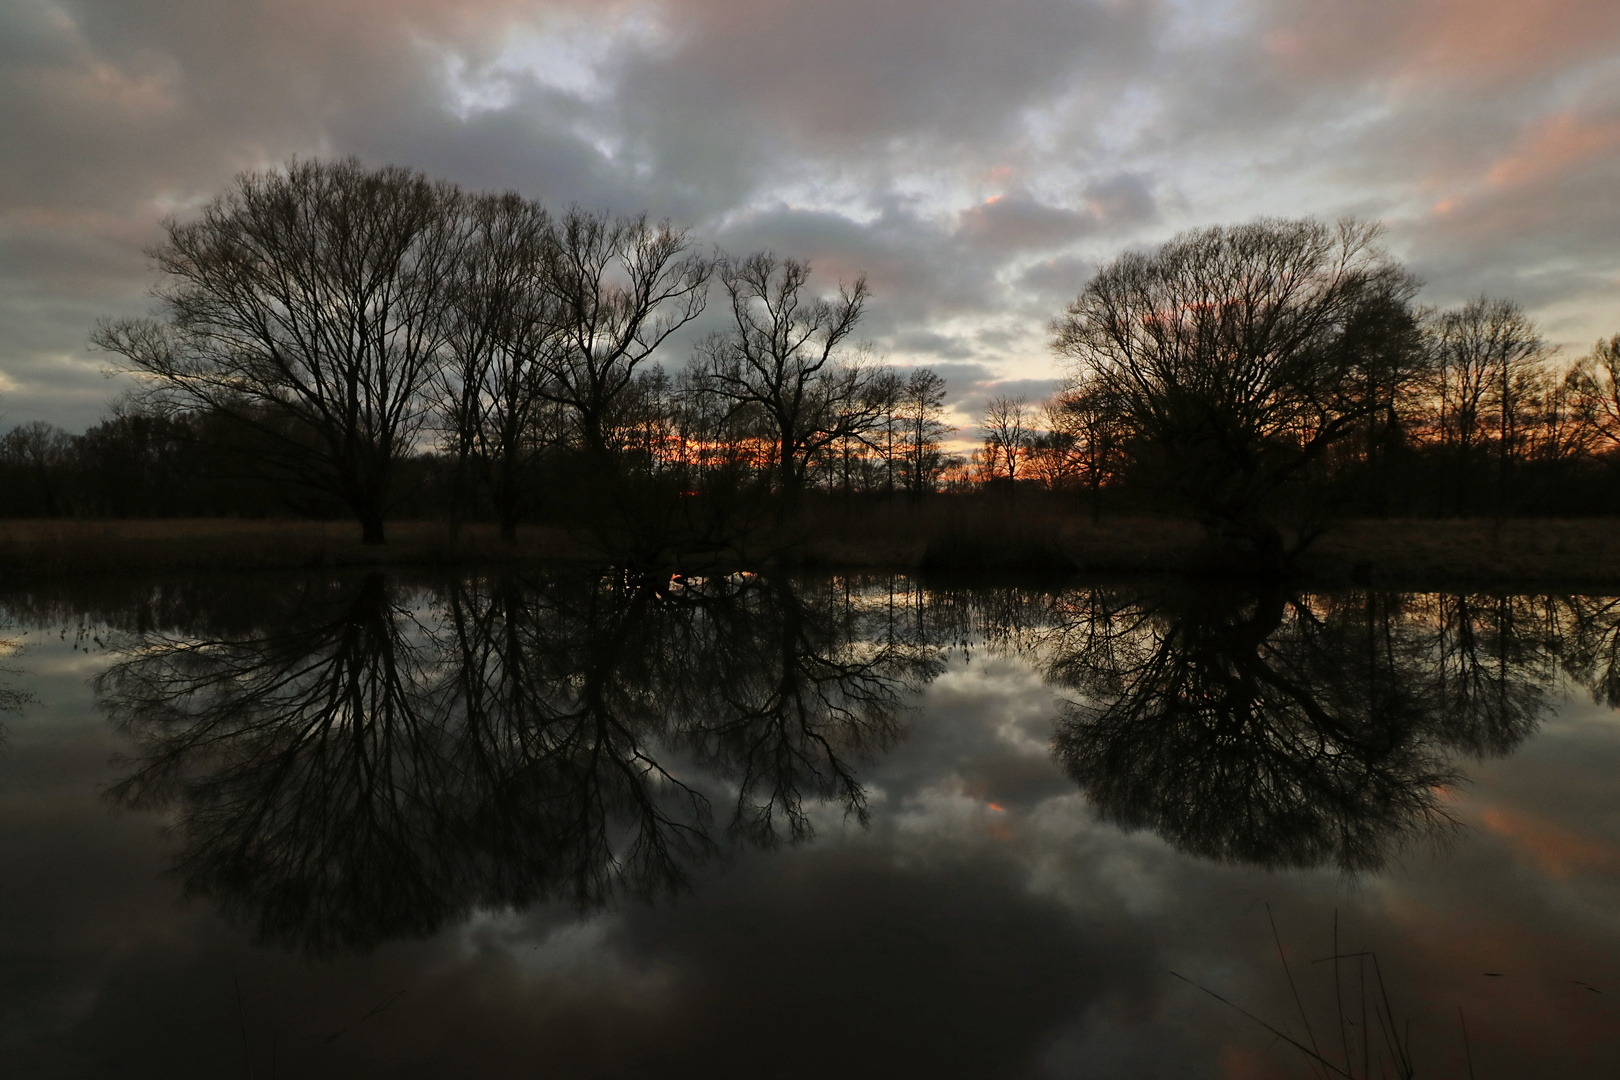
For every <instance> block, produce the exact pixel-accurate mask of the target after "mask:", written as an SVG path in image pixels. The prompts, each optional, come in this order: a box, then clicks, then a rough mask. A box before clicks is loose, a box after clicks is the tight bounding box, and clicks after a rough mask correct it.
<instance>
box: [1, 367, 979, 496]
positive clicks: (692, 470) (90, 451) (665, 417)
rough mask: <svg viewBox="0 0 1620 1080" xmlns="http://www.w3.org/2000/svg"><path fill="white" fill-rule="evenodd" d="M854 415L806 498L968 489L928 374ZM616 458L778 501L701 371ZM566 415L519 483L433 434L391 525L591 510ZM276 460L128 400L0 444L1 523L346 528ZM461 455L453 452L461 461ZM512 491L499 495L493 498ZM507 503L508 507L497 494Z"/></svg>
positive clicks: (624, 424)
mask: <svg viewBox="0 0 1620 1080" xmlns="http://www.w3.org/2000/svg"><path fill="white" fill-rule="evenodd" d="M857 383H858V386H857V391H858V404H859V405H860V412H859V414H857V415H853V416H846V422H845V423H844V424H843V426H842V428H841V430H838V431H836V432H835V433H834V434H833V435H832V437H830V438H822V439H820V440H818V444H817V445H815V446H813V447H811V448H810V449H809V450H808V451H807V452H805V453H804V454H803V460H802V463H801V465H800V468H801V485H800V486H801V487H802V488H803V489H804V490H807V491H814V492H819V493H821V494H823V495H825V496H830V497H835V498H839V499H847V500H855V501H861V500H865V501H872V500H891V499H908V500H915V499H919V498H921V497H922V496H924V495H928V494H937V493H938V492H940V491H942V490H945V489H947V488H955V489H960V488H963V487H964V486H966V485H967V484H968V480H967V475H966V468H965V460H964V459H963V458H962V457H960V456H958V455H954V454H951V453H949V452H948V451H947V449H946V448H945V446H944V443H943V439H944V438H945V437H947V436H948V435H949V433H950V432H952V431H954V430H955V429H954V428H952V427H950V426H949V425H947V424H946V423H945V422H944V420H943V416H944V410H943V394H944V388H945V384H944V380H943V379H942V378H940V376H939V375H937V374H936V373H934V372H932V371H930V370H929V369H927V368H918V369H914V370H911V371H899V370H895V369H893V368H876V369H873V370H870V371H866V370H862V371H859V372H858V379H857ZM619 406H620V407H619V408H618V409H617V410H616V417H615V421H614V423H613V424H612V425H610V426H609V428H608V430H607V439H606V441H607V443H608V446H609V447H610V448H611V451H612V456H613V459H614V461H615V464H616V466H617V467H618V469H619V470H620V471H622V472H624V473H627V474H632V475H638V476H640V477H641V478H642V479H644V480H648V479H650V480H654V481H657V482H659V483H661V484H663V485H665V486H667V487H668V488H669V489H670V490H671V491H672V492H674V495H675V497H677V498H682V499H708V500H710V501H713V500H714V499H716V498H720V497H722V496H723V494H724V493H725V492H726V491H727V490H731V491H732V493H733V496H734V498H733V499H732V500H731V502H732V503H733V504H736V503H738V502H739V499H738V498H737V497H735V496H736V493H737V491H738V490H741V489H748V488H750V487H753V488H758V489H759V490H758V491H756V492H755V495H756V499H755V502H758V503H761V504H762V505H764V504H766V503H767V502H769V505H774V500H768V496H769V495H770V490H769V485H770V474H771V473H772V472H773V468H774V466H775V464H776V459H777V456H778V455H779V454H780V445H779V440H778V436H777V434H776V433H775V432H774V431H771V430H769V429H768V428H767V427H766V426H765V424H764V423H763V421H762V418H761V416H760V413H759V411H758V410H757V409H738V408H735V407H734V406H733V404H732V403H731V402H730V401H729V400H727V399H726V398H724V397H723V396H721V395H719V394H716V393H715V392H714V391H713V390H712V389H711V388H710V387H709V386H708V385H707V384H706V383H705V381H704V380H703V379H702V378H701V376H700V374H699V372H697V371H694V370H692V369H690V368H689V369H687V370H686V371H682V372H680V373H678V374H677V375H675V376H673V377H671V376H670V375H669V374H668V373H667V372H666V371H665V370H664V368H663V366H662V365H660V364H653V365H651V366H650V367H649V368H647V369H646V370H644V371H641V372H638V373H637V375H636V377H635V378H634V379H633V380H632V382H631V384H630V385H629V386H628V387H627V388H626V390H625V391H624V392H623V394H622V399H621V401H620V403H619ZM568 419H569V418H568V413H567V411H566V410H563V409H558V408H556V407H551V408H547V409H544V410H539V411H537V413H536V415H535V416H534V417H532V418H531V422H530V424H529V425H528V427H527V431H526V441H527V442H528V443H529V447H528V449H527V450H526V453H525V456H524V460H523V461H522V462H521V465H520V467H519V468H518V469H512V470H511V471H510V473H502V472H501V471H498V470H496V469H491V468H490V467H489V466H488V463H487V462H486V461H484V460H483V459H482V455H481V454H480V453H479V451H480V450H481V449H482V447H480V446H479V445H478V440H479V435H478V433H477V431H476V429H473V432H472V434H471V437H470V438H468V440H467V441H468V442H469V443H470V444H471V446H469V447H467V448H465V449H463V447H461V446H459V445H458V442H459V439H458V438H457V434H458V433H457V432H455V431H454V430H453V429H452V430H451V431H449V432H446V431H444V430H442V429H438V428H435V429H434V430H432V431H430V432H428V433H427V435H428V437H429V438H430V439H431V441H428V442H426V443H425V445H424V446H423V447H422V448H421V449H419V450H417V451H415V452H412V453H407V454H403V455H401V456H400V459H399V460H398V461H397V462H396V463H395V465H394V469H395V475H394V477H393V481H392V484H393V489H394V490H393V492H392V494H391V497H390V499H389V502H388V508H389V511H390V512H391V513H392V514H394V515H396V516H402V517H407V518H417V519H421V518H431V519H439V520H443V519H447V518H454V519H455V520H458V521H485V522H490V521H501V522H503V523H506V524H508V525H509V527H512V528H515V527H516V524H517V522H518V521H522V520H547V521H551V520H556V519H559V518H560V517H563V516H565V515H566V511H567V506H566V502H567V500H568V499H569V498H570V497H571V496H573V497H578V496H582V493H581V492H580V491H578V490H576V489H577V487H578V485H576V484H575V483H574V482H573V481H571V480H570V478H569V477H568V475H567V473H568V469H569V466H570V463H571V462H572V463H576V464H577V462H578V459H579V458H580V457H582V456H583V455H584V448H583V447H582V446H581V445H580V443H579V441H578V440H577V438H576V437H574V435H573V434H572V433H571V431H570V426H569V423H568ZM277 450H278V447H276V446H275V445H274V444H273V443H272V442H270V441H269V440H268V439H267V438H266V437H265V436H264V435H263V434H262V433H260V432H258V431H256V430H254V429H253V428H251V427H249V426H246V425H244V424H243V423H242V421H241V417H240V414H239V413H235V412H226V411H211V410H204V409H189V410H188V409H155V408H151V407H143V406H142V405H141V404H140V403H138V402H133V401H130V400H120V401H119V402H118V403H116V404H115V406H114V407H113V408H112V409H110V410H109V412H108V414H107V415H106V416H105V417H104V418H103V419H102V420H101V421H100V422H99V423H97V424H95V425H94V426H92V427H91V428H89V429H88V430H87V431H85V432H84V434H82V435H73V434H70V433H69V432H67V431H64V430H63V429H61V428H59V427H56V426H55V425H52V424H47V423H44V422H43V421H30V422H26V423H23V424H19V425H17V426H16V427H14V428H12V430H11V431H10V432H8V433H7V434H6V435H4V436H0V516H4V517H13V518H16V517H26V518H36V517H64V516H71V517H105V518H162V517H213V516H232V517H275V516H282V515H288V514H296V515H299V516H307V517H314V518H322V519H334V518H342V517H345V516H348V515H349V514H350V508H349V507H348V506H347V505H346V504H345V503H344V502H343V501H342V500H341V499H338V498H335V497H333V496H332V495H331V494H330V493H327V492H324V491H322V490H320V489H315V488H311V487H309V486H307V485H302V484H298V483H290V482H289V479H288V477H287V475H286V474H285V472H284V471H282V470H281V469H279V468H278V467H277V462H276V458H275V453H276V451H277ZM458 451H460V452H458ZM500 482H507V483H509V484H510V490H509V491H508V492H504V493H503V492H501V491H500V490H499V489H498V488H497V487H496V486H495V485H496V483H500ZM503 494H504V495H505V496H506V501H504V502H503V501H502V498H501V497H502V495H503Z"/></svg>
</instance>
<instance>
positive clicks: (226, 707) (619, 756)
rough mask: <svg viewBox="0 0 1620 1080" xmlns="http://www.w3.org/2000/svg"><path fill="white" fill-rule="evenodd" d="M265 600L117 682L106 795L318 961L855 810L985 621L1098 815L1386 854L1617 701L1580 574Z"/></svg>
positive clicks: (363, 585)
mask: <svg viewBox="0 0 1620 1080" xmlns="http://www.w3.org/2000/svg"><path fill="white" fill-rule="evenodd" d="M233 601H234V602H235V604H236V606H237V608H238V609H239V608H240V606H241V597H240V596H236V597H233ZM143 603H144V601H143ZM142 610H144V608H142ZM255 610H256V611H257V612H258V613H259V617H260V619H261V623H260V625H258V626H257V627H256V628H255V629H252V630H251V631H244V630H242V628H241V623H240V616H239V615H235V614H232V615H231V616H230V617H229V618H228V619H226V620H225V621H224V622H222V623H217V624H216V625H225V626H229V627H230V629H229V630H228V631H217V632H213V633H197V634H195V635H193V636H189V637H172V636H162V635H158V634H155V633H149V632H143V633H139V634H137V635H136V637H135V639H134V641H133V642H132V644H131V645H130V647H129V648H128V650H127V651H126V652H125V654H124V659H123V660H121V661H120V662H119V663H117V664H116V665H115V666H114V667H112V668H111V669H110V670H109V671H108V672H107V673H106V675H104V676H103V678H102V679H101V683H100V689H101V691H102V694H103V701H104V705H105V707H106V708H107V709H108V710H109V712H110V714H111V716H112V717H113V718H114V719H115V720H116V721H117V722H118V723H119V724H121V725H122V726H123V727H125V728H126V729H127V730H128V732H129V733H130V735H131V736H132V737H133V739H134V740H135V744H136V746H137V748H138V750H139V755H138V757H137V759H136V760H135V761H134V762H133V763H132V765H131V769H132V771H131V772H130V774H129V775H128V777H127V778H126V779H125V780H124V781H123V782H122V783H121V784H119V785H118V786H117V787H116V789H115V790H114V792H113V795H114V797H115V798H116V799H118V800H120V801H122V802H124V803H126V804H131V805H143V806H154V807H162V808H166V809H170V810H172V811H173V812H174V813H175V814H176V816H177V820H178V826H179V831H180V833H181V835H182V837H183V843H182V853H181V855H180V858H179V865H178V872H179V873H180V874H181V876H182V877H183V879H184V881H185V882H186V885H187V888H188V889H189V890H190V891H191V892H192V893H194V894H198V895H202V896H206V897H209V898H211V899H212V900H213V901H215V902H216V903H218V904H220V905H221V906H222V907H224V908H226V909H229V910H233V911H236V912H237V913H239V914H241V915H243V916H245V917H246V918H248V919H250V920H251V921H252V922H254V923H255V924H256V925H257V927H258V928H259V930H260V932H261V934H262V935H263V936H264V937H266V938H269V939H272V940H276V941H280V942H283V943H287V944H293V945H296V946H299V947H301V948H304V949H306V950H310V951H313V952H318V953H328V952H334V951H340V950H348V949H365V948H369V947H371V946H373V945H375V944H377V943H379V942H382V941H384V940H387V939H390V938H395V937H403V936H420V935H425V934H428V933H431V932H433V931H434V930H436V929H437V928H439V927H441V926H443V925H445V924H446V923H447V922H449V921H451V920H454V919H457V918H460V917H462V916H464V915H465V914H466V913H468V912H469V911H471V910H473V909H475V908H500V907H508V908H510V907H521V906H525V905H528V904H532V903H535V902H538V901H542V900H546V899H565V900H568V901H571V902H572V903H574V904H576V905H579V906H581V907H584V908H590V907H594V906H597V905H600V904H603V903H606V902H607V901H609V900H610V899H611V898H612V897H613V896H614V895H616V894H618V893H621V892H623V893H628V894H633V895H637V896H643V897H652V896H656V895H659V894H664V893H668V892H670V891H673V890H678V889H679V888H681V887H682V886H683V884H684V883H685V882H686V880H687V877H688V875H689V874H690V872H691V870H692V868H693V867H694V866H695V865H696V864H697V863H699V862H700V861H701V860H703V859H704V858H706V857H708V856H711V855H712V854H714V853H715V852H717V851H718V850H720V848H721V846H722V843H723V842H724V841H725V840H726V839H728V838H729V839H730V840H731V841H733V842H741V843H748V844H754V845H763V846H771V845H775V844H778V843H782V842H790V843H791V842H798V841H802V840H805V839H807V838H808V837H810V836H811V835H812V833H813V829H812V816H813V815H812V809H811V808H812V807H813V806H814V805H816V804H830V805H832V806H833V807H841V808H842V810H843V811H844V813H846V814H847V815H851V816H853V817H855V818H857V819H859V820H861V821H864V820H865V816H866V797H865V790H864V788H863V786H862V784H861V781H860V778H859V776H858V775H857V772H856V767H855V766H856V763H858V762H859V761H861V760H862V759H863V757H865V756H867V755H871V754H873V753H875V752H877V751H880V750H882V749H883V748H885V747H887V746H889V745H890V744H891V743H892V742H893V741H894V740H895V739H896V737H897V736H898V734H899V730H900V717H901V715H902V713H903V705H904V703H905V701H906V700H907V696H908V695H909V694H911V693H912V692H914V691H916V690H918V689H919V688H921V687H922V686H924V685H925V684H927V683H928V682H929V681H930V680H931V679H933V678H934V677H935V676H936V675H937V674H938V673H939V672H940V671H942V670H943V668H944V659H943V656H944V651H945V649H947V648H949V647H952V646H956V645H967V644H968V643H970V642H972V641H980V642H983V643H984V644H986V645H988V646H989V647H990V648H991V649H992V650H993V651H1000V652H1003V653H1016V654H1018V655H1020V656H1021V657H1023V658H1024V659H1025V660H1026V661H1028V662H1030V663H1033V664H1035V665H1036V667H1037V668H1038V669H1039V670H1040V671H1041V672H1042V674H1043V675H1044V677H1045V678H1046V679H1047V681H1048V682H1049V683H1050V684H1051V685H1053V686H1056V687H1058V688H1060V689H1061V690H1062V691H1063V692H1064V695H1065V700H1064V701H1063V703H1062V704H1061V706H1060V710H1059V714H1058V716H1057V717H1056V719H1055V726H1054V735H1053V740H1052V747H1053V755H1054V758H1055V760H1056V761H1057V763H1058V764H1059V765H1061V767H1062V768H1064V769H1065V770H1066V771H1067V772H1068V774H1069V776H1070V777H1072V778H1073V780H1074V781H1075V782H1076V783H1077V784H1078V785H1079V787H1080V789H1081V790H1082V792H1083V793H1084V794H1085V795H1086V797H1087V798H1088V799H1089V800H1090V802H1091V803H1092V804H1093V806H1094V807H1095V808H1096V810H1097V811H1098V813H1099V814H1100V815H1101V816H1102V817H1103V818H1105V819H1107V820H1109V821H1112V822H1116V823H1118V824H1120V825H1122V826H1124V827H1127V828H1147V829H1151V830H1153V831H1154V832H1156V833H1158V834H1159V835H1161V836H1162V837H1164V838H1165V839H1166V840H1167V841H1168V842H1170V843H1171V844H1173V845H1174V846H1176V847H1177V848H1179V849H1181V850H1183V851H1186V852H1189V853H1192V854H1195V855H1199V856H1202V857H1207V858H1214V859H1221V860H1227V861H1233V862H1241V863H1248V864H1257V865H1262V866H1267V867H1299V868H1303V867H1314V866H1323V865H1329V866H1336V867H1339V868H1341V869H1343V870H1346V871H1352V872H1354V871H1369V870H1373V869H1376V868H1377V867H1379V866H1381V865H1383V864H1384V862H1385V861H1386V860H1387V859H1388V858H1389V857H1390V856H1391V855H1392V854H1393V853H1395V852H1397V851H1399V850H1400V849H1402V848H1403V846H1405V845H1408V844H1410V843H1412V842H1413V841H1416V840H1419V839H1422V838H1434V837H1437V836H1440V835H1443V834H1444V832H1445V831H1446V830H1447V829H1448V828H1449V827H1450V826H1451V825H1452V819H1451V817H1450V816H1449V815H1448V812H1447V805H1448V798H1449V795H1448V790H1449V789H1450V788H1452V787H1453V786H1454V785H1455V784H1456V783H1458V781H1459V780H1460V779H1461V775H1460V773H1459V769H1458V762H1460V761H1462V760H1463V759H1465V758H1468V757H1484V756H1491V755H1500V754H1506V753H1509V752H1511V751H1512V750H1513V749H1514V748H1515V747H1516V746H1517V745H1518V744H1519V743H1520V742H1521V741H1522V740H1523V739H1525V738H1526V737H1527V736H1528V735H1529V734H1530V733H1531V732H1533V731H1534V730H1535V728H1536V725H1537V724H1538V722H1539V719H1540V717H1541V716H1542V715H1543V713H1544V711H1545V710H1546V709H1547V707H1548V705H1549V703H1550V701H1551V700H1552V697H1553V695H1555V694H1556V693H1558V692H1560V691H1563V690H1566V689H1568V688H1569V686H1570V685H1571V684H1573V685H1578V686H1583V687H1585V688H1586V689H1588V690H1589V691H1590V692H1591V694H1592V696H1593V697H1594V699H1595V700H1598V701H1600V702H1605V703H1608V704H1610V705H1614V704H1616V703H1617V702H1620V676H1617V674H1616V672H1617V670H1620V668H1617V664H1616V661H1617V659H1620V606H1617V603H1616V601H1613V600H1607V599H1595V598H1583V597H1542V598H1536V597H1527V596H1519V597H1509V596H1503V597H1495V596H1487V597H1480V596H1457V595H1448V594H1404V595H1403V594H1394V593H1384V592H1357V593H1335V594H1325V595H1312V594H1303V593H1298V592H1291V591H1288V590H1287V589H1285V588H1283V587H1280V586H1278V587H1272V588H1269V589H1264V590H1261V591H1245V590H1242V589H1238V588H1225V589H1220V588H1215V589H1211V588H1196V589H1195V588H1192V587H1190V586H1189V587H1155V588H1130V589H1122V588H1101V587H1099V588H1090V589H1072V590H1067V591H1061V592H1051V591H1044V590H1038V589H1035V590H1031V589H1018V588H1002V589H976V590H949V589H934V590H927V589H917V590H914V589H913V585H912V583H910V582H905V583H903V586H901V587H899V588H897V584H896V582H893V581H891V582H890V583H888V586H887V588H885V587H884V586H883V585H881V584H875V583H874V584H873V585H871V586H869V587H866V588H862V587H860V586H859V585H852V583H851V582H849V581H847V580H844V579H822V580H821V581H819V582H817V583H813V584H812V583H805V582H791V581H788V580H784V579H780V578H772V579H768V578H764V577H757V576H752V575H733V576H728V577H717V578H710V579H696V578H692V579H683V578H678V577H677V578H668V577H648V576H637V575H632V574H624V573H619V574H608V575H596V574H588V573H585V572H573V573H565V572H556V573H546V574H538V575H534V576H529V577H516V576H500V575H496V576H487V577H474V578H470V579H461V580H457V581H454V582H452V583H449V584H446V585H443V586H442V587H439V588H437V589H434V590H427V591H423V590H420V589H406V588H404V587H402V586H400V585H398V584H397V583H391V581H390V579H386V578H383V577H380V576H372V577H367V578H364V579H351V580H332V581H325V582H316V583H311V584H306V585H305V586H303V587H302V588H301V589H297V590H287V589H281V590H280V591H278V592H276V593H274V594H269V595H266V596H265V597H264V598H262V600H261V601H260V602H259V603H258V604H257V606H256V607H255ZM199 621H201V620H199ZM137 622H138V625H143V626H144V625H150V623H149V622H141V621H139V620H137ZM712 800H720V801H721V805H722V806H723V807H724V811H723V813H721V814H720V815H718V816H720V817H721V818H722V819H723V821H722V822H721V825H720V827H718V828H717V827H716V823H715V821H714V820H713V818H714V817H715V816H717V815H716V814H715V811H714V802H713V801H712Z"/></svg>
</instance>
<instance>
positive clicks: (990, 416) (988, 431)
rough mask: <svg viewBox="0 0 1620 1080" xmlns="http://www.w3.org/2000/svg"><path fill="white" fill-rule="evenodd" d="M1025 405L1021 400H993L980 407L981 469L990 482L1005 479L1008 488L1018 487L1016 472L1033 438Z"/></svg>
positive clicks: (1031, 418)
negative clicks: (982, 443)
mask: <svg viewBox="0 0 1620 1080" xmlns="http://www.w3.org/2000/svg"><path fill="white" fill-rule="evenodd" d="M1032 420H1033V417H1032V416H1031V414H1030V408H1029V402H1028V401H1026V400H1025V399H1024V398H1021V397H996V398H991V399H990V402H989V403H988V404H987V405H986V406H985V407H984V417H983V419H981V420H980V421H979V431H980V432H981V433H982V434H983V435H984V458H985V465H986V468H987V469H988V471H989V475H990V478H991V479H992V480H993V479H995V478H996V476H997V475H998V472H999V475H1002V476H1004V477H1005V478H1006V480H1007V483H1008V485H1009V486H1015V485H1016V484H1017V483H1018V469H1019V467H1020V466H1021V465H1023V463H1024V459H1025V458H1026V457H1027V456H1028V452H1029V442H1030V438H1031V437H1032V436H1033V435H1034V431H1033V430H1032V426H1031V422H1032Z"/></svg>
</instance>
